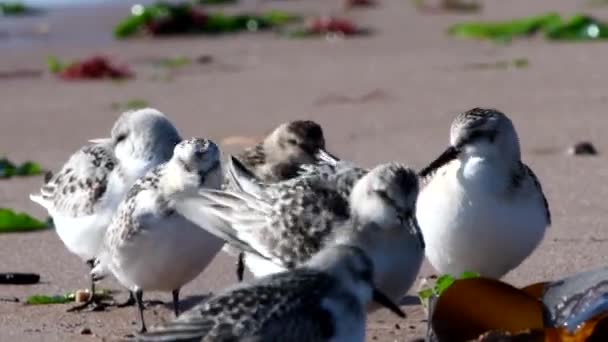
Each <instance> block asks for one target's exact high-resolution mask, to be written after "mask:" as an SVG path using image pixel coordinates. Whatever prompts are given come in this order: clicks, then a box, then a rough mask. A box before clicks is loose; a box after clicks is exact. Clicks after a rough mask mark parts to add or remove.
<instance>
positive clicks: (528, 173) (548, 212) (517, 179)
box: [513, 162, 551, 226]
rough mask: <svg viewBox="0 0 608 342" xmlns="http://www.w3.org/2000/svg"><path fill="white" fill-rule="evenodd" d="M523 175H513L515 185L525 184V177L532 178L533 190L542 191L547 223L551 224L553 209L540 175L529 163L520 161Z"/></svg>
mask: <svg viewBox="0 0 608 342" xmlns="http://www.w3.org/2000/svg"><path fill="white" fill-rule="evenodd" d="M520 168H521V175H518V174H516V175H515V176H514V177H513V183H514V185H515V186H519V185H520V184H523V179H524V177H526V176H527V177H530V179H531V180H532V185H533V186H534V190H533V191H535V192H536V191H538V193H540V196H541V199H542V201H543V206H544V207H545V217H546V218H547V225H549V226H550V225H551V210H550V209H549V201H547V197H545V193H544V192H543V187H542V186H541V184H540V181H539V180H538V177H536V175H535V174H534V172H533V171H532V169H531V168H530V167H528V165H526V164H524V163H521V162H520Z"/></svg>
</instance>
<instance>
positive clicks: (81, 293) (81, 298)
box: [74, 290, 90, 303]
mask: <svg viewBox="0 0 608 342" xmlns="http://www.w3.org/2000/svg"><path fill="white" fill-rule="evenodd" d="M74 297H75V298H74V301H75V302H76V303H84V302H86V301H87V300H89V297H90V294H89V291H88V290H78V291H76V293H75V294H74Z"/></svg>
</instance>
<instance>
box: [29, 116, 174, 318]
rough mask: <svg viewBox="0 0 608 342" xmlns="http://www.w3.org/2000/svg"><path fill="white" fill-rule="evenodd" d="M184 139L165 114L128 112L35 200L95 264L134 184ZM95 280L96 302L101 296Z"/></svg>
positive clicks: (71, 244) (66, 239) (73, 248)
mask: <svg viewBox="0 0 608 342" xmlns="http://www.w3.org/2000/svg"><path fill="white" fill-rule="evenodd" d="M180 140H181V138H180V136H179V134H178V132H177V130H176V128H175V127H174V126H173V124H172V123H171V122H170V121H169V120H168V119H167V117H165V115H164V114H162V113H161V112H159V111H157V110H155V109H151V108H146V109H141V110H136V111H129V112H125V113H123V114H122V115H121V116H120V117H119V118H118V120H117V121H116V123H115V124H114V127H113V128H112V133H111V138H107V139H95V140H92V142H94V143H93V144H92V145H87V146H84V147H82V148H81V149H80V150H78V151H77V152H76V153H74V154H73V155H72V156H71V157H70V159H69V160H68V161H67V162H66V164H65V165H64V166H63V168H62V169H61V171H59V172H58V173H57V174H55V175H54V176H52V177H50V179H47V181H46V184H45V185H44V186H42V188H41V189H40V193H39V194H36V195H30V199H31V200H32V201H34V202H36V203H38V204H40V205H41V206H43V207H44V208H45V209H46V210H47V211H48V213H49V215H50V216H51V217H52V218H53V222H54V224H55V230H56V231H57V234H58V235H59V237H60V238H61V240H62V241H63V243H64V244H65V246H66V247H67V249H68V250H69V251H70V252H72V253H74V254H76V255H78V256H79V257H80V258H81V259H83V260H84V261H86V263H87V264H88V265H89V266H90V267H93V265H94V258H95V257H96V256H97V254H98V252H99V249H100V247H101V244H102V241H103V236H104V234H105V231H106V229H107V227H108V225H109V224H110V221H111V219H112V215H113V214H114V212H115V211H116V208H117V207H118V204H119V203H120V201H121V200H122V198H123V197H124V196H125V194H126V193H127V191H128V189H129V187H130V186H131V185H132V184H133V183H134V182H135V180H136V179H137V178H138V177H140V176H141V175H143V174H145V173H146V172H147V171H148V170H149V169H150V168H152V167H154V166H156V165H158V164H160V163H162V162H164V161H166V160H168V159H169V158H170V157H171V154H172V153H173V148H174V146H175V145H176V144H177V143H178V142H179V141H180ZM94 290H95V284H94V281H93V280H91V296H90V300H89V301H88V302H87V303H85V304H83V305H80V306H77V307H74V308H72V309H71V310H78V309H82V308H85V307H87V306H88V305H89V304H91V303H92V301H93V300H95V296H94V295H93V294H94V293H95V291H94Z"/></svg>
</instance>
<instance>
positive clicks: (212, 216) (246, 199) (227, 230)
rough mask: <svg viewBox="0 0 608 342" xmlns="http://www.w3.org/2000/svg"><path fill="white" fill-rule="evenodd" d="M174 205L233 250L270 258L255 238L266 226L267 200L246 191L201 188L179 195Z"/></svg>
mask: <svg viewBox="0 0 608 342" xmlns="http://www.w3.org/2000/svg"><path fill="white" fill-rule="evenodd" d="M174 206H175V210H176V211H177V212H178V213H180V214H181V215H183V216H184V217H185V218H187V219H188V220H190V221H192V222H193V223H195V224H196V225H198V226H199V227H201V228H203V229H205V230H207V231H209V232H210V233H212V234H214V235H215V236H217V237H219V238H221V239H223V240H225V241H226V242H228V243H229V244H231V245H232V246H234V247H236V248H237V249H239V250H242V251H245V252H249V253H252V254H255V255H257V256H259V257H262V258H264V259H271V260H272V259H273V258H272V256H271V254H270V253H269V252H268V251H267V250H266V248H265V246H264V245H260V244H258V243H257V240H256V238H255V236H256V234H263V233H260V232H263V231H264V230H266V229H268V224H269V221H268V218H269V217H270V215H271V214H272V212H273V208H272V206H271V205H270V204H269V203H266V202H264V201H262V200H260V199H259V198H256V197H252V196H249V195H248V194H247V193H237V192H226V191H219V190H211V189H205V190H200V191H198V192H197V193H188V194H181V195H179V196H178V197H176V198H175V199H174ZM276 261H277V262H278V260H276Z"/></svg>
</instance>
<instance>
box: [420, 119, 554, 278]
mask: <svg viewBox="0 0 608 342" xmlns="http://www.w3.org/2000/svg"><path fill="white" fill-rule="evenodd" d="M420 176H421V178H422V179H424V180H423V181H422V183H423V184H424V185H423V187H422V189H421V191H420V195H419V196H418V202H417V205H416V216H417V218H418V222H419V223H420V228H421V229H422V232H423V235H424V239H425V242H426V243H427V248H426V256H427V257H428V259H429V261H430V262H431V264H432V265H433V266H434V267H435V269H437V271H439V272H441V273H450V274H453V275H459V274H461V273H462V272H465V271H474V272H478V273H480V274H481V275H482V276H486V277H490V278H500V277H502V276H503V275H504V274H506V273H507V272H509V271H510V270H512V269H513V268H515V267H517V266H518V265H519V264H520V263H521V262H522V261H523V260H524V259H525V258H527V257H528V256H529V255H530V254H531V253H532V252H533V251H534V249H535V248H536V247H537V246H538V244H539V243H540V242H541V240H542V239H543V236H544V233H545V230H546V228H547V227H548V226H549V225H550V224H551V214H550V211H549V205H548V203H547V199H546V198H545V195H544V194H543V190H542V188H541V185H540V182H539V181H538V179H537V178H536V176H535V175H534V173H533V172H532V170H531V169H530V168H529V167H528V166H526V164H524V163H523V162H522V161H521V153H520V148H519V140H518V137H517V133H516V132H515V128H514V126H513V123H512V122H511V120H510V119H509V118H508V117H507V116H506V115H505V114H503V113H501V112H499V111H497V110H494V109H482V108H474V109H471V110H469V111H467V112H464V113H462V114H460V115H458V116H457V117H456V119H455V120H454V122H453V123H452V126H451V130H450V146H449V147H448V149H447V150H446V151H445V152H444V153H443V154H441V156H439V157H438V158H437V159H436V160H435V161H433V162H432V163H431V164H430V165H429V166H428V167H427V168H425V169H424V170H422V171H421V172H420Z"/></svg>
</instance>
